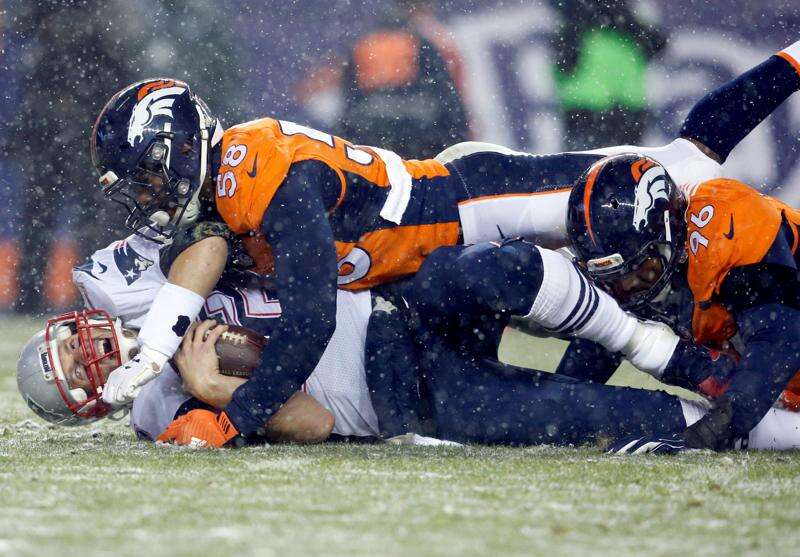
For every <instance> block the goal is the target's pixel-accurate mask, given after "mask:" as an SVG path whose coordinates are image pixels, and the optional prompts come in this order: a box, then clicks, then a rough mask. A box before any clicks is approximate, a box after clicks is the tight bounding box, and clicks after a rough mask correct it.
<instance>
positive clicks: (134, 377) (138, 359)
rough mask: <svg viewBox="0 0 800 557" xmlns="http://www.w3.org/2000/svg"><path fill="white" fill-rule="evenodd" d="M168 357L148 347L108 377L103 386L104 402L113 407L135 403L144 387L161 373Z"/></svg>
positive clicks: (143, 348)
mask: <svg viewBox="0 0 800 557" xmlns="http://www.w3.org/2000/svg"><path fill="white" fill-rule="evenodd" d="M166 363H167V356H165V355H164V354H162V353H161V352H159V351H158V350H153V349H152V348H149V347H147V346H144V347H142V350H141V352H139V353H138V354H137V355H136V356H134V357H133V359H131V360H130V361H128V362H127V363H125V364H124V365H123V366H121V367H118V368H117V369H115V370H114V371H112V372H111V375H109V376H108V381H106V384H105V385H104V386H103V400H104V401H105V402H107V403H108V404H111V405H112V406H123V405H126V404H129V403H131V402H133V399H134V398H136V396H137V395H138V394H139V391H141V390H142V387H143V386H144V385H145V384H146V383H147V382H148V381H151V380H153V379H155V378H156V377H158V375H159V374H160V373H161V370H163V369H164V364H166Z"/></svg>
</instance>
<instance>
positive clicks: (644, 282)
mask: <svg viewBox="0 0 800 557" xmlns="http://www.w3.org/2000/svg"><path fill="white" fill-rule="evenodd" d="M681 259H682V256H681V250H678V249H674V248H673V246H672V244H670V243H668V242H651V243H649V244H647V245H646V246H645V247H644V248H642V250H641V251H640V252H639V253H638V254H636V256H635V257H634V258H633V259H630V260H628V261H623V259H622V256H621V255H619V254H614V255H612V256H609V257H605V258H597V259H590V260H589V261H588V262H587V263H586V274H587V275H589V277H590V278H591V279H592V280H593V281H594V282H595V283H596V284H597V285H598V286H600V287H601V288H602V289H603V290H605V291H606V292H608V294H610V295H611V296H612V297H613V298H614V299H616V300H617V302H618V303H619V305H620V307H622V308H623V309H625V310H632V311H634V310H637V309H641V308H642V307H643V306H646V305H648V304H650V303H651V302H652V301H653V300H654V299H656V298H657V297H658V296H659V295H660V294H661V293H662V292H664V291H665V289H666V288H668V287H669V285H670V283H671V281H672V277H673V275H674V273H675V270H676V268H677V267H678V265H679V263H680V260H681ZM637 286H641V287H640V288H637Z"/></svg>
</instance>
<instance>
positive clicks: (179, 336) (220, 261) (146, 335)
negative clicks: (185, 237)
mask: <svg viewBox="0 0 800 557" xmlns="http://www.w3.org/2000/svg"><path fill="white" fill-rule="evenodd" d="M227 258H228V244H227V241H226V239H225V238H224V237H221V236H217V235H211V236H208V237H204V238H203V239H201V240H199V241H197V242H195V243H192V244H191V245H189V246H188V247H186V249H185V250H183V251H182V252H181V253H180V254H179V255H178V256H177V257H176V258H175V259H174V261H173V262H172V265H171V267H170V269H169V276H168V277H167V279H168V282H167V283H166V284H164V285H163V286H162V287H161V288H160V289H159V291H158V293H157V294H156V295H155V298H154V299H153V301H152V304H151V306H150V309H149V311H148V312H147V316H146V317H145V320H144V324H143V325H142V329H141V330H140V332H139V342H140V343H141V345H142V350H141V352H140V353H139V354H138V355H137V356H136V357H135V358H133V359H132V360H130V361H129V362H127V363H126V364H125V365H124V366H122V367H120V368H118V369H116V370H114V371H113V372H112V373H111V375H110V376H109V378H108V381H107V382H106V385H105V386H104V388H103V400H105V401H106V402H108V403H109V404H124V403H128V402H130V401H131V400H133V398H135V396H136V395H137V394H138V392H139V391H140V390H141V387H142V386H143V385H144V384H146V383H147V382H148V381H150V380H151V379H153V378H154V377H156V376H157V375H158V374H159V373H161V370H162V369H163V367H164V364H165V363H166V362H167V360H168V359H169V358H170V357H172V355H173V354H175V351H176V350H177V349H178V346H180V343H181V340H183V335H184V334H185V333H186V331H187V329H188V328H189V325H190V324H191V323H192V322H193V321H194V320H195V319H196V318H197V316H198V315H199V313H200V310H201V308H202V307H203V303H204V302H205V299H206V297H207V296H208V295H209V294H210V293H211V291H212V290H213V288H214V286H215V285H216V284H217V281H218V280H219V277H220V276H221V275H222V271H223V270H224V268H225V263H226V261H227Z"/></svg>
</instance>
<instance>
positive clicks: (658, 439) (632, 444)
mask: <svg viewBox="0 0 800 557" xmlns="http://www.w3.org/2000/svg"><path fill="white" fill-rule="evenodd" d="M687 449H688V447H687V446H686V441H684V439H683V437H681V436H680V435H677V434H673V435H644V436H635V437H624V438H622V439H619V440H617V441H614V442H613V443H612V444H611V446H609V447H608V448H607V449H606V454H628V455H631V454H648V453H652V454H675V453H679V452H682V451H685V450H687Z"/></svg>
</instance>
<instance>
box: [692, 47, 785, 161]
mask: <svg viewBox="0 0 800 557" xmlns="http://www.w3.org/2000/svg"><path fill="white" fill-rule="evenodd" d="M799 88H800V41H798V42H796V43H794V44H793V45H791V46H789V47H787V48H786V49H784V50H782V51H781V52H779V53H777V54H775V55H774V56H770V57H769V58H768V59H767V60H765V61H764V62H762V63H761V64H759V65H758V66H756V67H754V68H752V69H751V70H749V71H747V72H745V73H743V74H742V75H740V76H739V77H737V78H736V79H734V80H732V81H730V82H728V83H726V84H725V85H723V86H722V87H719V88H718V89H715V90H714V91H712V92H710V93H708V94H707V95H706V96H705V97H703V98H702V99H700V101H699V102H698V103H697V104H695V105H694V107H693V108H692V110H691V111H690V112H689V115H688V116H687V117H686V120H685V121H684V123H683V126H682V127H681V132H680V135H681V137H683V138H684V139H688V140H689V141H691V142H692V143H694V144H695V145H697V147H698V148H699V149H700V150H701V151H703V153H705V154H706V155H707V156H708V157H710V158H712V159H714V160H715V161H717V162H719V163H723V162H725V159H727V158H728V155H729V154H730V153H731V151H732V150H733V148H734V147H736V145H738V144H739V142H741V141H742V140H743V139H744V138H745V137H746V136H747V134H749V133H750V132H751V131H752V130H753V129H754V128H755V127H756V126H757V125H758V124H760V123H761V122H763V121H764V119H765V118H766V117H767V116H769V115H770V114H771V113H772V112H773V111H774V110H775V109H776V108H778V106H780V105H781V103H783V101H785V100H786V99H788V98H789V96H791V95H792V93H794V92H795V91H797V90H798V89H799Z"/></svg>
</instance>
